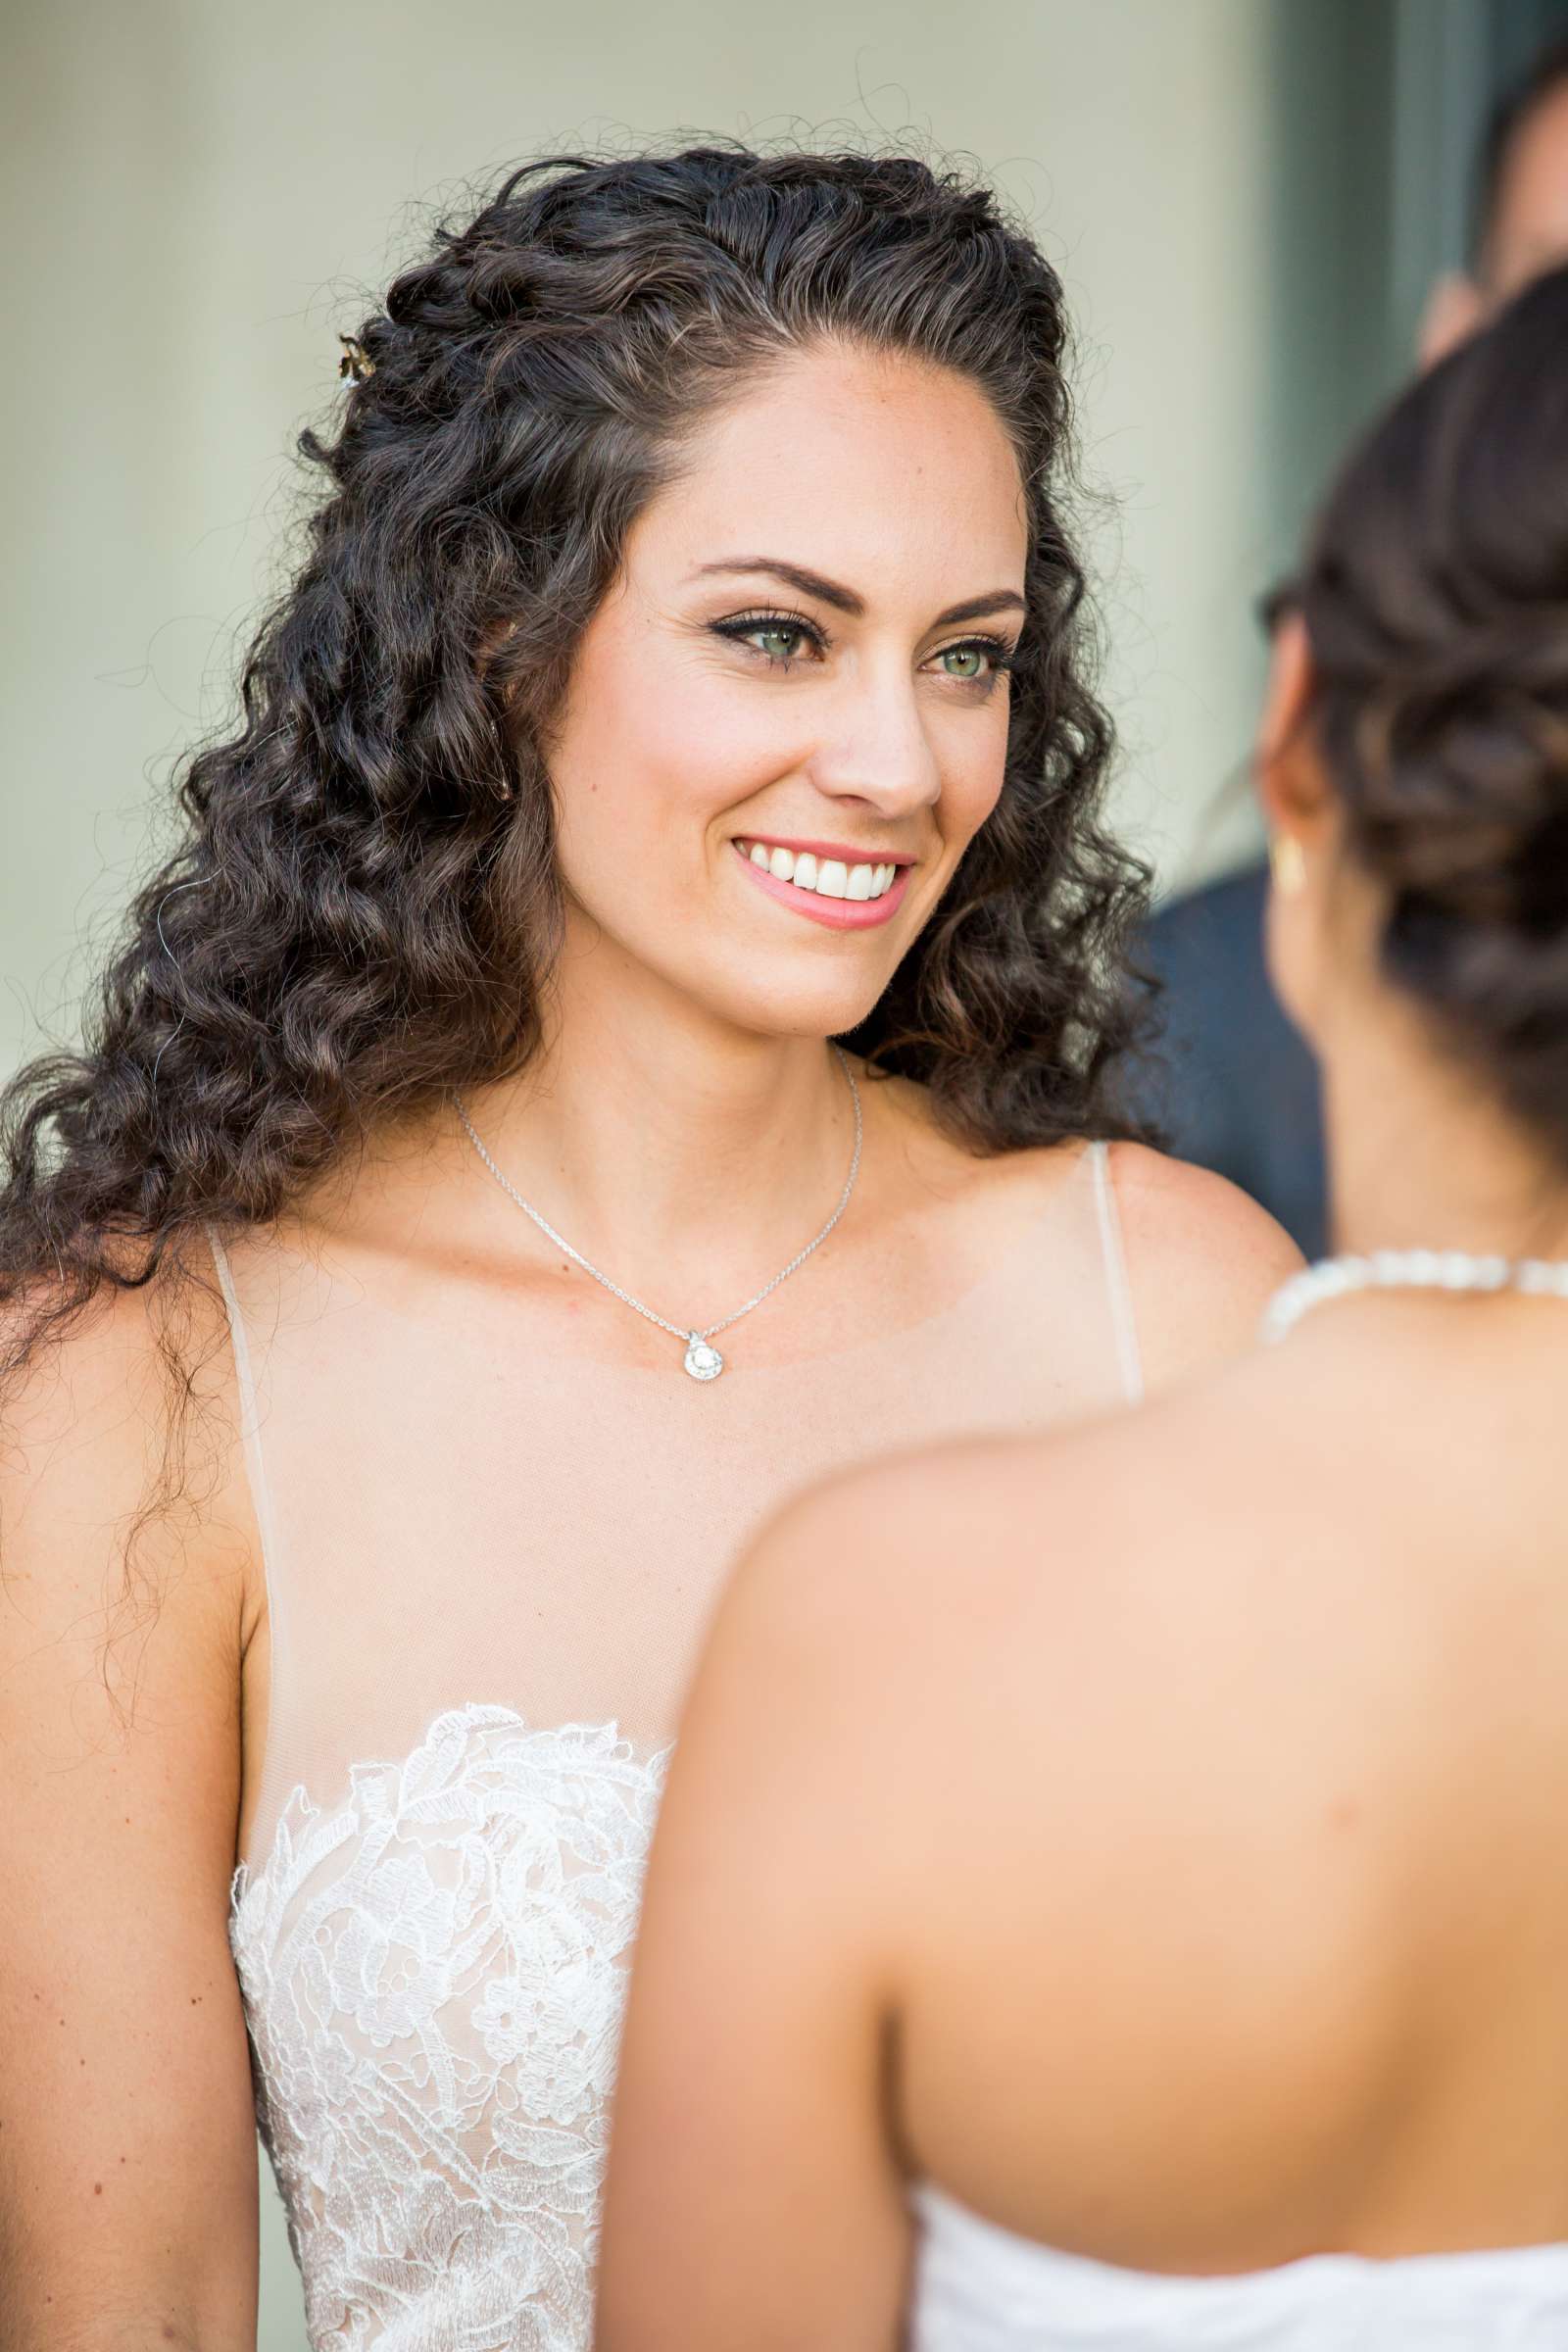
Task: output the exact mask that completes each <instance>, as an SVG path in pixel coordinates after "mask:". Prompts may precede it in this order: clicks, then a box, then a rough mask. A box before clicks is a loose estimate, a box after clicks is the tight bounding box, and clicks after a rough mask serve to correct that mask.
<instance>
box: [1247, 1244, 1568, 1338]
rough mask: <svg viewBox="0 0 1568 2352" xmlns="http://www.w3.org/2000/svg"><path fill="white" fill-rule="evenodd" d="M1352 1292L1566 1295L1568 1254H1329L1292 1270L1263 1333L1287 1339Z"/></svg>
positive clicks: (1275, 1298) (1269, 1308)
mask: <svg viewBox="0 0 1568 2352" xmlns="http://www.w3.org/2000/svg"><path fill="white" fill-rule="evenodd" d="M1352 1291H1523V1292H1524V1293H1525V1294H1526V1295H1527V1296H1528V1297H1531V1298H1537V1299H1568V1259H1563V1258H1549V1257H1512V1258H1510V1257H1495V1256H1494V1257H1475V1256H1472V1254H1471V1253H1470V1251H1469V1250H1375V1251H1374V1252H1373V1254H1372V1255H1371V1256H1370V1257H1329V1258H1324V1259H1323V1260H1322V1261H1321V1262H1320V1263H1319V1264H1317V1265H1315V1266H1308V1267H1306V1268H1305V1270H1304V1271H1303V1272H1301V1273H1299V1274H1293V1275H1292V1277H1291V1279H1290V1281H1289V1282H1288V1283H1286V1284H1285V1285H1284V1287H1283V1289H1281V1290H1278V1291H1276V1292H1275V1294H1274V1296H1273V1298H1272V1299H1270V1300H1269V1303H1268V1305H1267V1307H1266V1308H1265V1309H1264V1313H1263V1322H1262V1328H1261V1331H1260V1333H1259V1337H1260V1338H1261V1339H1262V1340H1264V1341H1265V1342H1267V1343H1272V1342H1274V1341H1278V1340H1283V1339H1284V1337H1285V1335H1286V1333H1287V1332H1288V1331H1291V1330H1293V1329H1294V1328H1295V1326H1296V1325H1297V1324H1298V1323H1299V1321H1300V1319H1301V1317H1302V1316H1303V1315H1304V1314H1309V1313H1310V1312H1311V1310H1312V1308H1313V1307H1314V1306H1322V1305H1323V1304H1324V1303H1325V1301H1326V1300H1328V1299H1344V1298H1347V1297H1348V1295H1349V1293H1350V1292H1352Z"/></svg>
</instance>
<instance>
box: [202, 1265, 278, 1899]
mask: <svg viewBox="0 0 1568 2352" xmlns="http://www.w3.org/2000/svg"><path fill="white" fill-rule="evenodd" d="M206 1233H207V1243H208V1247H209V1249H210V1250H212V1253H213V1266H214V1269H215V1271H216V1272H217V1275H218V1282H219V1288H220V1289H221V1292H222V1294H223V1305H224V1307H225V1308H226V1310H227V1313H228V1330H229V1338H230V1341H231V1343H232V1346H233V1350H234V1378H235V1385H236V1387H237V1389H238V1392H239V1420H240V1439H241V1442H242V1444H243V1446H244V1449H245V1476H246V1480H247V1483H248V1484H249V1487H250V1493H251V1508H252V1509H253V1510H254V1512H255V1513H256V1526H257V1531H258V1533H259V1535H260V1537H261V1544H262V1582H263V1586H264V1589H265V1591H266V1593H267V1624H268V1707H267V1717H268V1728H267V1735H266V1742H265V1750H264V1753H263V1755H262V1757H261V1759H260V1780H259V1789H260V1794H259V1796H258V1799H257V1805H256V1811H255V1815H254V1818H253V1822H252V1840H253V1841H254V1839H255V1836H256V1832H257V1830H258V1829H260V1828H263V1827H265V1826H267V1825H268V1824H269V1823H270V1813H269V1812H268V1811H267V1810H266V1807H267V1804H268V1799H269V1792H270V1785H271V1782H272V1779H273V1777H274V1771H273V1767H274V1759H275V1757H276V1755H277V1752H278V1744H279V1742H278V1738H277V1732H278V1721H279V1716H280V1713H281V1706H280V1699H281V1684H282V1680H283V1673H284V1662H285V1645H284V1628H283V1609H282V1595H281V1592H280V1590H279V1581H280V1580H279V1577H278V1550H277V1538H276V1534H275V1532H274V1517H273V1511H272V1495H271V1489H270V1486H269V1484H268V1478H267V1465H266V1463H265V1461H264V1460H263V1457H262V1406H261V1398H260V1395H259V1392H258V1389H257V1385H256V1374H255V1366H254V1359H253V1357H252V1353H251V1344H250V1334H249V1332H248V1330H247V1328H246V1323H245V1313H244V1309H243V1308H242V1307H241V1305H240V1302H239V1294H238V1292H237V1291H236V1289H235V1287H234V1273H233V1268H232V1267H231V1266H230V1264H229V1261H228V1252H227V1250H225V1249H224V1248H223V1245H222V1243H221V1240H220V1239H219V1237H218V1234H217V1232H216V1231H215V1230H214V1228H213V1227H212V1226H211V1225H209V1226H208V1227H207V1228H206ZM240 1865H241V1867H240V1870H239V1873H238V1874H237V1877H236V1885H238V1884H239V1883H240V1881H241V1880H243V1878H244V1875H245V1869H246V1865H247V1857H246V1856H244V1855H241V1857H240Z"/></svg>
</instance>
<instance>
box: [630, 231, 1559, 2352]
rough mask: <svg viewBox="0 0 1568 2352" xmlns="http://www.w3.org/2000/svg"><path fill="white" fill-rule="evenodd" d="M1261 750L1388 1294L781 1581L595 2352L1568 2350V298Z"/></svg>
mask: <svg viewBox="0 0 1568 2352" xmlns="http://www.w3.org/2000/svg"><path fill="white" fill-rule="evenodd" d="M1257 768H1258V775H1259V782H1260V787H1261V792H1262V797H1263V802H1264V807H1265V811H1266V814H1267V816H1268V819H1269V823H1270V826H1271V829H1272V832H1273V836H1274V840H1275V843H1276V845H1277V848H1278V853H1279V854H1278V858H1277V881H1276V887H1275V891H1274V895H1273V898H1272V900H1271V905H1270V916H1269V928H1268V938H1269V955H1270V963H1271V968H1272V971H1273V975H1274V978H1275V980H1276V981H1277V983H1278V986H1279V989H1280V993H1281V996H1282V998H1283V999H1284V1001H1285V1003H1286V1004H1287V1005H1289V1007H1290V1010H1291V1013H1292V1016H1293V1018H1294V1019H1296V1020H1297V1021H1298V1022H1299V1024H1300V1025H1301V1027H1302V1029H1303V1030H1304V1032H1305V1033H1306V1035H1307V1036H1308V1037H1309V1038H1310V1040H1311V1042H1312V1044H1313V1046H1314V1048H1315V1050H1316V1051H1317V1053H1318V1054H1320V1056H1321V1059H1322V1064H1323V1068H1324V1071H1325V1077H1326V1104H1327V1113H1328V1135H1329V1145H1330V1161H1331V1167H1332V1172H1333V1192H1334V1209H1335V1215H1336V1220H1337V1223H1338V1227H1339V1229H1340V1231H1341V1232H1342V1233H1343V1235H1344V1237H1345V1240H1346V1243H1347V1244H1348V1247H1349V1249H1350V1250H1353V1251H1354V1253H1355V1254H1354V1255H1352V1256H1349V1257H1347V1258H1345V1259H1342V1260H1338V1261H1334V1262H1332V1263H1330V1264H1328V1265H1326V1266H1321V1267H1318V1268H1315V1269H1313V1270H1312V1271H1311V1272H1309V1273H1307V1274H1303V1275H1300V1276H1298V1277H1297V1278H1295V1279H1294V1280H1293V1281H1292V1283H1290V1284H1289V1285H1287V1286H1286V1288H1285V1289H1284V1291H1283V1292H1282V1293H1281V1295H1280V1297H1279V1299H1277V1300H1276V1302H1275V1304H1274V1307H1273V1309H1272V1312H1271V1314H1270V1316H1269V1318H1268V1319H1267V1322H1266V1325H1265V1329H1266V1331H1267V1333H1268V1336H1269V1337H1270V1338H1271V1339H1273V1340H1275V1341H1278V1342H1281V1343H1283V1344H1281V1345H1278V1346H1276V1347H1274V1348H1269V1349H1266V1350H1264V1351H1263V1352H1261V1353H1259V1354H1254V1355H1253V1356H1251V1357H1250V1358H1249V1359H1248V1360H1246V1361H1244V1362H1241V1363H1238V1364H1236V1365H1233V1366H1231V1367H1227V1368H1226V1369H1224V1370H1222V1371H1220V1372H1218V1373H1216V1374H1214V1375H1210V1376H1208V1377H1206V1378H1203V1379H1201V1380H1199V1381H1195V1382H1192V1383H1189V1384H1188V1385H1187V1386H1186V1387H1185V1388H1184V1389H1183V1390H1181V1391H1180V1392H1178V1393H1176V1394H1174V1395H1171V1396H1169V1397H1166V1398H1163V1399H1160V1400H1158V1401H1156V1402H1154V1403H1152V1404H1151V1405H1149V1406H1147V1407H1146V1408H1144V1409H1143V1410H1141V1411H1139V1412H1137V1413H1134V1414H1129V1415H1122V1416H1120V1417H1118V1418H1116V1419H1114V1420H1110V1419H1105V1420H1102V1421H1100V1422H1099V1423H1097V1424H1095V1425H1091V1426H1089V1427H1087V1428H1084V1429H1082V1430H1079V1431H1075V1432H1069V1433H1067V1434H1065V1435H1064V1434H1062V1433H1059V1432H1058V1433H1054V1434H1053V1435H1050V1436H1048V1437H1046V1438H1044V1439H1040V1440H1033V1441H1029V1442H1026V1443H1021V1444H1020V1443H1018V1442H999V1443H991V1444H987V1445H983V1446H962V1447H955V1448H948V1449H945V1450H944V1452H943V1453H942V1454H941V1455H939V1456H938V1457H937V1458H934V1459H933V1458H931V1457H923V1458H922V1457H918V1456H909V1457H906V1458H905V1459H903V1460H901V1461H897V1462H895V1463H893V1464H891V1465H888V1466H884V1467H880V1468H878V1469H876V1470H873V1471H861V1472H858V1473H857V1474H855V1475H854V1476H853V1477H851V1478H848V1479H844V1480H840V1481H838V1482H836V1483H835V1484H834V1485H833V1486H832V1487H831V1488H830V1489H828V1490H827V1491H826V1492H825V1493H823V1494H822V1495H815V1496H812V1497H809V1498H808V1499H807V1500H805V1501H804V1502H800V1503H797V1505H796V1506H795V1507H794V1508H793V1510H792V1511H790V1512H789V1513H788V1514H786V1516H785V1517H784V1519H783V1520H782V1522H780V1523H779V1524H777V1525H775V1527H774V1528H773V1529H772V1530H771V1531H770V1532H769V1534H768V1535H767V1536H766V1538H765V1539H764V1541H763V1542H762V1544H760V1546H759V1547H758V1548H757V1549H756V1550H755V1552H754V1553H753V1555H752V1557H751V1559H750V1561H749V1562H748V1564H747V1565H746V1566H745V1567H744V1568H743V1570H742V1572H741V1574H740V1576H739V1578H738V1580H737V1581H736V1583H735V1585H734V1586H733V1588H732V1590H731V1592H730V1593H729V1595H728V1596H727V1598H726V1600H725V1602H724V1604H723V1605H722V1606H721V1608H720V1611H719V1613H718V1617H717V1621H716V1627H715V1631H714V1634H713V1638H712V1641H711V1646H710V1648H709V1650H708V1652H707V1655H706V1658H705V1661H704V1664H703V1666H702V1668H701V1670H700V1672H699V1675H698V1677H697V1681H696V1687H695V1692H694V1696H693V1699H692V1702H691V1705H690V1707H689V1709H688V1712H687V1716H686V1718H685V1721H684V1724H683V1727H682V1734H681V1740H680V1745H679V1748H678V1751H677V1754H676V1758H675V1763H674V1767H673V1772H672V1778H671V1783H670V1788H669V1791H668V1795H667V1798H666V1801H665V1807H664V1811H663V1814H662V1820H661V1824H660V1830H659V1834H658V1837H657V1838H656V1839H655V1845H654V1856H653V1864H652V1870H651V1875H650V1883H649V1889H648V1901H647V1907H646V1912H645V1920H644V1930H643V1936H642V1941H641V1943H640V1946H639V1952H638V1961H637V1967H636V1969H635V1971H634V1976H633V1985H632V1993H631V2006H630V2015H629V2020H628V2026H627V2037H626V2047H625V2052H624V2056H623V2063H622V2072H621V2081H620V2087H619V2090H618V2092H617V2098H616V2110H615V2122H614V2142H613V2155H612V2163H611V2178H610V2187H609V2201H608V2208H607V2216H606V2239H605V2255H604V2265H603V2271H602V2287H601V2293H602V2304H601V2309H602V2323H601V2327H600V2333H599V2339H598V2340H599V2345H600V2352H733V2348H734V2347H736V2346H738V2345H745V2346H746V2347H747V2352H797V2348H798V2347H803V2346H806V2345H809V2346H810V2347H811V2348H812V2352H893V2347H894V2346H895V2344H896V2343H907V2345H908V2346H909V2347H910V2348H911V2352H979V2348H980V2347H984V2348H985V2352H1082V2348H1084V2347H1087V2346H1089V2345H1091V2344H1093V2345H1095V2346H1104V2347H1106V2348H1107V2352H1109V2347H1112V2346H1114V2347H1115V2352H1176V2348H1177V2347H1178V2346H1179V2347H1180V2348H1181V2352H1207V2348H1208V2347H1212V2348H1213V2352H1220V2348H1221V2347H1226V2348H1231V2352H1234V2348H1235V2347H1239V2346H1241V2345H1243V2344H1245V2345H1246V2346H1247V2347H1248V2348H1249V2352H1404V2348H1408V2352H1415V2348H1416V2347H1420V2352H1438V2347H1442V2348H1443V2352H1560V2348H1561V2346H1562V2345H1563V2344H1564V2343H1568V2174H1565V2171H1564V2167H1563V2118H1564V2115H1565V2113H1568V1879H1565V1876H1564V1872H1563V1869H1562V1844H1563V1823H1564V1820H1565V1818H1568V1706H1565V1705H1564V1691H1568V1492H1565V1488H1564V1483H1563V1478H1562V1398H1563V1391H1564V1377H1565V1372H1568V270H1558V271H1556V272H1555V273H1553V274H1551V275H1549V276H1547V277H1546V278H1544V280H1543V281H1542V282H1540V283H1539V284H1537V285H1535V286H1534V287H1532V288H1530V289H1529V290H1528V291H1527V292H1526V293H1524V294H1523V295H1522V296H1520V297H1519V298H1518V299H1517V301H1516V302H1515V304H1514V305H1513V306H1512V307H1511V308H1509V309H1507V310H1506V311H1504V312H1503V313H1502V315H1501V316H1500V317H1498V318H1497V319H1495V321H1494V322H1493V323H1492V324H1491V325H1490V326H1489V327H1488V328H1486V330H1485V331H1483V332H1482V333H1480V334H1479V335H1477V336H1476V337H1475V338H1474V339H1472V340H1470V341H1468V342H1466V343H1464V344H1462V345H1461V346H1460V347H1459V348H1458V349H1457V350H1456V351H1455V352H1454V353H1453V354H1452V355H1451V356H1450V357H1449V358H1448V359H1447V360H1446V361H1444V362H1442V363H1441V364H1439V365H1438V366H1437V367H1436V368H1434V369H1433V370H1432V371H1431V372H1430V373H1428V374H1426V375H1424V376H1423V377H1421V378H1420V379H1418V381H1417V382H1416V383H1415V384H1414V386H1413V387H1412V388H1411V389H1410V390H1409V391H1408V392H1407V393H1406V394H1405V395H1404V396H1403V398H1402V399H1401V400H1400V401H1399V402H1398V403H1397V405H1396V406H1395V407H1394V409H1393V410H1392V411H1391V412H1390V413H1389V414H1388V415H1387V416H1386V417H1384V418H1383V419H1382V421H1381V422H1380V423H1379V424H1378V425H1377V426H1376V427H1375V428H1374V430H1373V431H1372V433H1371V434H1370V436H1369V438H1368V439H1367V440H1366V442H1365V443H1364V445H1363V446H1362V447H1361V449H1360V450H1359V451H1358V452H1357V453H1356V455H1355V456H1354V457H1353V458H1352V459H1351V461H1350V462H1349V464H1348V466H1347V468H1346V470H1345V471H1344V473H1343V474H1342V476H1341V478H1340V481H1339V483H1338V485H1337V487H1336V488H1335V489H1334V491H1333V492H1332V494H1331V496H1330V497H1329V499H1328V502H1327V505H1326V508H1325V510H1324V512H1323V514H1322V515H1321V518H1320V519H1319V521H1318V523H1317V525H1316V528H1315V531H1314V533H1313V535H1312V538H1311V542H1310V545H1309V548H1308V552H1307V556H1306V560H1305V564H1304V566H1303V569H1302V573H1301V577H1300V580H1299V585H1298V587H1297V589H1296V590H1295V593H1294V598H1293V604H1292V609H1291V610H1289V611H1288V612H1287V613H1285V615H1284V617H1283V619H1282V620H1281V622H1280V625H1279V628H1278V634H1277V642H1276V649H1275V656H1274V663H1273V670H1272V676H1271V681H1270V687H1269V692H1268V700H1267V707H1266V711H1265V715H1264V719H1263V724H1262V728H1261V733H1260V740H1259V751H1258V756H1257Z"/></svg>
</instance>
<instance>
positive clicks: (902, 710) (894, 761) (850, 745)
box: [810, 670, 942, 816]
mask: <svg viewBox="0 0 1568 2352" xmlns="http://www.w3.org/2000/svg"><path fill="white" fill-rule="evenodd" d="M810 774H811V780H812V782H813V783H814V784H815V785H816V786H817V788H818V789H819V790H820V791H821V792H824V793H826V794H827V795H828V796H829V798H830V799H833V800H840V801H849V800H855V801H863V802H864V803H865V804H866V805H867V806H868V807H870V808H873V809H877V810H878V811H879V813H881V814H882V815H885V816H897V815H899V814H901V813H902V812H904V811H905V810H907V809H922V808H929V807H930V806H931V805H932V804H933V803H934V802H935V801H936V800H937V798H938V797H939V795H940V793H941V789H942V775H941V769H940V767H939V764H938V761H937V757H936V753H935V751H934V749H933V748H932V743H931V738H930V735H929V733H928V732H927V729H926V725H925V721H924V717H923V715H922V713H921V711H920V706H919V700H918V696H917V693H916V688H915V681H914V679H913V678H912V677H910V676H909V674H908V672H907V670H904V671H903V673H902V675H899V676H892V675H889V674H887V673H886V672H884V673H883V674H882V675H881V676H879V677H878V676H863V677H861V678H859V679H858V680H856V681H854V682H853V683H850V684H847V686H846V688H845V691H844V693H843V695H842V697H836V698H835V703H834V709H833V711H832V717H831V722H830V725H829V726H828V727H827V728H826V729H824V732H823V735H822V739H821V741H820V742H819V743H818V745H817V748H816V750H815V752H814V753H813V754H812V757H811V761H810Z"/></svg>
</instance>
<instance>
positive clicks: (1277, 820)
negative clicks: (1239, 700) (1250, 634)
mask: <svg viewBox="0 0 1568 2352" xmlns="http://www.w3.org/2000/svg"><path fill="white" fill-rule="evenodd" d="M1314 683H1315V677H1314V671H1313V666H1312V648H1311V642H1310V640H1309V638H1308V637H1307V633H1306V623H1305V621H1304V620H1303V619H1302V618H1301V615H1300V614H1299V613H1294V612H1293V613H1286V615H1285V617H1284V618H1283V619H1282V621H1281V622H1280V624H1279V627H1278V629H1277V630H1276V631H1275V634H1274V652H1273V659H1272V661H1271V662H1270V664H1269V675H1268V690H1267V692H1266V694H1265V695H1264V698H1263V715H1262V718H1261V720H1260V722H1259V725H1258V731H1257V752H1256V757H1255V761H1254V766H1255V773H1256V779H1257V795H1258V799H1259V801H1260V802H1261V804H1262V809H1263V815H1264V818H1265V820H1266V822H1267V825H1268V829H1269V832H1270V834H1271V835H1279V834H1283V835H1286V836H1288V837H1290V838H1291V839H1292V840H1296V841H1301V840H1303V839H1306V838H1308V837H1310V836H1312V835H1313V834H1315V833H1317V832H1319V831H1321V830H1322V827H1323V824H1324V821H1325V819H1326V816H1327V813H1328V809H1327V804H1328V800H1329V790H1328V780H1327V778H1326V777H1325V775H1324V773H1323V768H1322V763H1321V761H1320V760H1319V758H1318V755H1317V750H1316V746H1315V744H1314V742H1313V740H1312V730H1311V725H1310V715H1311V708H1312V691H1313V686H1314Z"/></svg>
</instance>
